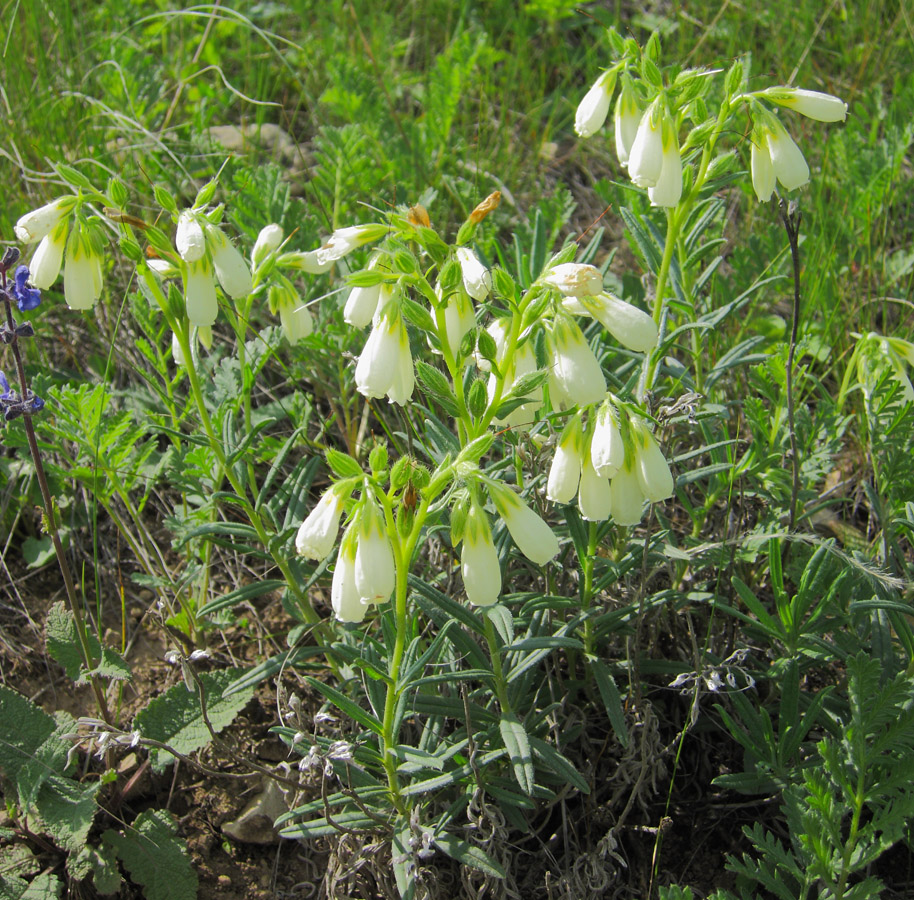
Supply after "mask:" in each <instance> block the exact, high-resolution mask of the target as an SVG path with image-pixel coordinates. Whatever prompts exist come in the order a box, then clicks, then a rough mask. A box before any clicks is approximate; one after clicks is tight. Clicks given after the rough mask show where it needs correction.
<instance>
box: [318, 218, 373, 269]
mask: <svg viewBox="0 0 914 900" xmlns="http://www.w3.org/2000/svg"><path fill="white" fill-rule="evenodd" d="M387 231H388V228H387V226H386V225H350V226H349V227H348V228H337V230H336V231H334V232H333V234H331V235H330V237H329V238H327V240H326V241H324V243H323V244H321V246H320V247H318V248H317V250H314V251H312V252H313V253H314V254H315V260H316V262H317V264H318V265H328V264H331V263H334V262H336V260H338V259H342V258H343V257H344V256H346V255H347V254H349V253H352V251H353V250H355V249H356V248H357V247H361V246H362V245H363V244H367V243H370V242H371V241H376V240H378V239H379V238H382V237H384V235H385V234H386V233H387Z"/></svg>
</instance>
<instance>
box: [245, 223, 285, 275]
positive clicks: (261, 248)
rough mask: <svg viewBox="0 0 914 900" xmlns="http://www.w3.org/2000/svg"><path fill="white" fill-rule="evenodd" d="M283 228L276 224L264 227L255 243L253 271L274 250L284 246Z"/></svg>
mask: <svg viewBox="0 0 914 900" xmlns="http://www.w3.org/2000/svg"><path fill="white" fill-rule="evenodd" d="M282 239H283V233H282V227H281V226H279V225H276V224H270V225H264V226H263V228H261V229H260V233H259V234H258V235H257V240H256V241H254V248H253V249H252V250H251V269H252V270H253V269H256V268H257V267H258V266H259V265H260V264H261V263H262V262H263V261H264V260H265V259H266V258H267V257H268V256H269V255H270V254H271V253H272V252H273V251H274V250H278V249H279V248H280V246H281V245H282Z"/></svg>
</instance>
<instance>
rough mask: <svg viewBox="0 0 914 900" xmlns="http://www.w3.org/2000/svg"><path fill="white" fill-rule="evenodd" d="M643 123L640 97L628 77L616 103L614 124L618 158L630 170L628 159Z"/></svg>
mask: <svg viewBox="0 0 914 900" xmlns="http://www.w3.org/2000/svg"><path fill="white" fill-rule="evenodd" d="M640 123H641V107H640V106H639V105H638V95H637V93H635V87H634V85H633V84H632V81H631V79H630V78H628V76H626V77H624V78H623V79H622V91H621V93H620V94H619V99H618V100H617V101H616V109H615V111H614V113H613V124H614V126H615V133H616V156H618V157H619V162H620V163H621V164H622V165H623V166H625V167H626V168H628V159H629V155H630V154H631V150H632V145H633V144H634V143H635V136H636V135H637V134H638V125H639V124H640Z"/></svg>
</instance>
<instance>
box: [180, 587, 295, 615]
mask: <svg viewBox="0 0 914 900" xmlns="http://www.w3.org/2000/svg"><path fill="white" fill-rule="evenodd" d="M285 587H286V583H285V581H283V580H281V579H278V578H266V579H264V580H263V581H255V582H254V583H253V584H246V585H245V586H244V587H240V588H236V589H235V590H234V591H229V592H228V593H227V594H223V595H222V596H221V597H216V598H215V600H210V601H209V603H206V604H204V605H203V606H202V607H200V609H199V610H198V615H200V616H207V615H211V614H212V613H214V612H218V611H219V610H220V609H225V608H226V607H228V606H235V605H236V604H238V603H244V602H245V601H246V600H253V599H254V598H255V597H262V596H263V595H264V594H269V593H270V591H279V590H282V589H283V588H285Z"/></svg>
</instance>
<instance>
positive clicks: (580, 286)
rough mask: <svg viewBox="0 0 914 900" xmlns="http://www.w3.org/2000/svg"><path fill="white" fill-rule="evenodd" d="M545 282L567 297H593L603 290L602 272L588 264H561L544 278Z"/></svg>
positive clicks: (554, 267)
mask: <svg viewBox="0 0 914 900" xmlns="http://www.w3.org/2000/svg"><path fill="white" fill-rule="evenodd" d="M543 281H544V282H545V283H546V284H548V285H549V286H550V287H554V288H555V289H556V290H558V291H561V292H562V293H563V294H564V295H565V296H566V297H592V296H593V295H595V294H599V293H600V291H602V290H603V276H602V275H601V274H600V270H599V269H598V268H597V267H596V266H590V265H587V264H586V263H574V262H569V263H560V264H559V265H557V266H553V267H552V268H551V269H550V270H549V271H548V272H547V273H546V274H545V275H544V276H543Z"/></svg>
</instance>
